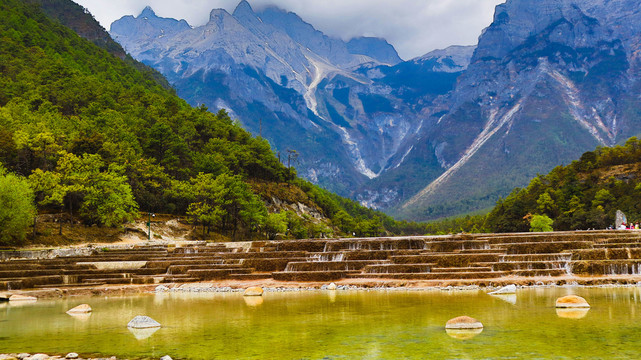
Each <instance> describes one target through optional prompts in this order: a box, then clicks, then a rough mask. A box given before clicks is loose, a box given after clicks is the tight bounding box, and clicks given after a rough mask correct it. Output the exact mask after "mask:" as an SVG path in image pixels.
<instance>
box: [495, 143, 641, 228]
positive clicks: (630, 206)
mask: <svg viewBox="0 0 641 360" xmlns="http://www.w3.org/2000/svg"><path fill="white" fill-rule="evenodd" d="M640 149H641V142H640V141H639V140H638V139H637V138H634V137H633V138H630V139H629V140H628V141H626V143H625V145H623V146H615V147H599V148H597V149H596V150H594V151H589V152H586V153H584V154H583V155H582V156H581V158H580V159H579V160H576V161H573V162H572V163H571V164H569V165H567V166H558V167H556V168H554V169H553V170H552V171H551V172H550V173H548V174H547V175H539V176H537V177H535V178H534V179H532V181H530V182H529V185H528V186H527V187H525V188H523V189H515V190H514V191H513V192H512V193H511V194H510V195H509V196H508V197H506V198H505V199H503V200H501V201H500V202H499V203H498V204H497V206H496V207H495V208H494V209H493V210H492V211H491V212H490V214H489V215H488V216H487V218H486V221H485V226H486V227H487V229H488V230H490V231H495V232H514V231H528V229H529V224H528V221H527V219H528V214H530V215H532V214H539V215H545V216H548V217H550V218H551V219H552V220H554V224H553V228H554V230H576V229H605V228H606V227H608V226H610V225H614V223H615V216H616V211H617V210H622V211H623V212H624V213H625V214H626V215H627V218H628V220H629V221H630V222H637V221H638V219H639V216H641V205H640V204H639V202H638V201H637V197H638V193H639V191H640V190H641V185H640V184H641V182H640V179H641V177H640V176H641V151H640Z"/></svg>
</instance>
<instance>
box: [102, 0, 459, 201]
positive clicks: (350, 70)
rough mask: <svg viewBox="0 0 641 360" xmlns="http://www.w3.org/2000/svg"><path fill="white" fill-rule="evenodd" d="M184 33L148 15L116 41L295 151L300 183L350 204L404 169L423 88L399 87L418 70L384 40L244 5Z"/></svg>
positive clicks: (190, 94)
mask: <svg viewBox="0 0 641 360" xmlns="http://www.w3.org/2000/svg"><path fill="white" fill-rule="evenodd" d="M177 23H178V22H177V21H176V20H171V19H161V18H158V17H157V16H155V15H154V14H153V13H152V11H151V10H150V9H146V10H145V12H144V13H143V14H141V15H140V16H138V17H135V18H134V17H131V16H128V17H124V18H122V19H120V20H118V21H116V22H114V23H113V24H112V27H111V34H112V36H113V37H114V38H115V39H116V40H118V41H120V42H121V43H122V44H123V46H124V47H125V48H126V50H127V51H128V52H130V53H131V54H132V55H133V56H134V57H135V58H137V59H139V60H141V61H143V62H144V63H146V64H148V65H151V66H153V67H154V68H156V69H158V70H159V71H161V72H162V73H163V74H165V75H166V76H167V77H168V79H169V80H170V82H171V83H172V84H173V85H174V87H175V88H176V89H177V92H178V94H179V95H180V96H181V97H183V98H185V99H187V101H188V102H190V103H191V104H193V105H197V104H201V103H202V104H206V105H207V106H208V107H210V108H212V109H218V108H227V109H229V111H230V113H231V114H232V116H234V117H238V118H239V120H240V121H241V123H242V124H243V126H244V127H245V128H246V129H248V130H250V131H251V132H252V133H254V134H259V135H262V136H263V137H265V138H267V139H269V141H270V143H271V144H272V145H273V146H274V148H275V149H276V150H277V151H279V152H281V154H285V153H286V151H287V150H290V149H292V150H296V151H297V152H298V153H299V154H300V157H299V158H298V165H297V168H298V169H299V171H300V173H301V174H302V175H303V176H304V177H306V178H308V179H310V180H312V181H314V182H315V183H319V184H321V185H323V186H325V187H326V188H329V189H331V190H336V191H338V192H340V193H342V194H346V195H353V194H354V192H355V190H356V188H357V186H358V185H360V184H364V183H366V182H367V181H368V180H369V179H372V178H376V177H378V176H380V175H381V174H383V173H384V172H386V171H387V170H388V169H390V168H393V167H394V166H396V165H397V163H396V162H395V161H398V160H400V158H401V156H402V153H403V152H404V151H405V150H406V149H405V145H406V143H407V141H408V140H409V139H410V138H411V137H412V136H413V133H414V132H415V131H416V129H417V128H418V126H419V125H420V121H419V120H418V119H417V112H418V109H419V108H420V107H416V106H413V105H411V104H409V103H408V101H407V100H406V98H408V97H414V98H418V97H421V96H422V95H423V92H425V89H424V88H425V85H421V84H411V85H410V86H407V85H406V84H402V83H399V81H398V80H399V76H406V77H408V78H412V71H415V70H416V69H417V67H413V66H405V67H404V68H402V69H400V68H399V69H396V66H401V67H402V65H403V64H405V63H400V61H401V60H400V58H399V57H398V54H396V51H395V50H394V49H393V47H392V46H391V45H389V44H388V43H387V42H385V41H384V40H382V39H374V38H356V39H352V40H351V41H350V42H347V43H346V42H344V41H342V40H340V39H335V38H331V37H328V36H326V35H324V34H323V33H321V32H320V31H318V30H316V29H314V27H313V26H311V25H310V24H308V23H305V22H304V21H303V20H302V19H301V18H300V17H298V16H297V15H296V14H293V13H290V12H286V11H283V10H281V9H278V8H275V7H267V8H265V9H263V10H261V11H254V10H253V9H252V8H251V6H250V5H249V4H248V3H247V2H246V1H242V2H241V3H240V4H239V5H238V6H237V8H236V9H235V11H234V12H233V14H229V13H227V12H226V11H224V10H213V11H212V13H211V16H210V21H209V22H208V23H207V24H205V25H203V26H200V27H196V28H193V29H181V30H178V31H175V29H176V28H175V26H176V24H177ZM147 28H153V29H154V30H153V31H148V30H144V31H140V30H139V29H147ZM397 70H398V71H397ZM401 70H402V71H401ZM397 72H402V73H403V74H406V75H403V74H396V73H397ZM458 74H460V73H458ZM458 74H457V75H458ZM395 76H396V77H395ZM446 77H447V78H448V80H447V81H446V82H449V83H452V82H453V81H454V80H451V78H454V77H455V76H453V75H452V74H447V75H446ZM450 89H451V85H447V84H446V85H444V86H441V87H440V88H435V87H434V88H431V89H428V90H427V91H431V92H434V91H436V92H438V93H439V94H442V93H445V92H447V91H448V90H450ZM406 90H407V91H406ZM432 97H434V96H432ZM427 101H429V100H427Z"/></svg>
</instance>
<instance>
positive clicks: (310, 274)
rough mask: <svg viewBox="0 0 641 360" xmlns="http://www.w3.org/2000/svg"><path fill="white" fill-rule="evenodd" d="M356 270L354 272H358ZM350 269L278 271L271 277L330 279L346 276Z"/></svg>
mask: <svg viewBox="0 0 641 360" xmlns="http://www.w3.org/2000/svg"><path fill="white" fill-rule="evenodd" d="M359 272H360V271H357V272H355V273H359ZM350 273H354V272H350V271H279V272H273V273H272V277H273V278H274V280H277V281H331V280H339V279H343V278H345V277H347V275H349V274H350Z"/></svg>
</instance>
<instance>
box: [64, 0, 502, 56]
mask: <svg viewBox="0 0 641 360" xmlns="http://www.w3.org/2000/svg"><path fill="white" fill-rule="evenodd" d="M74 1H76V2H77V3H78V4H80V5H82V6H84V7H86V8H87V9H89V11H90V12H91V13H92V14H93V15H94V16H95V18H96V20H98V21H99V22H100V23H101V25H102V26H104V27H105V28H106V29H109V26H110V24H111V23H112V22H113V21H115V20H117V19H119V18H120V17H122V16H125V15H136V16H137V15H138V14H140V12H141V11H142V9H143V8H144V7H145V6H147V5H149V6H151V7H152V8H153V9H154V10H155V11H156V14H158V16H162V17H173V18H177V19H185V20H187V22H189V23H190V24H191V25H193V26H198V25H202V24H204V23H206V22H207V20H208V19H209V12H210V11H211V10H212V9H217V8H223V9H226V10H227V11H229V12H232V11H233V10H234V8H235V7H236V5H237V4H238V2H239V0H110V1H104V0H74ZM249 2H250V4H251V5H252V6H253V7H254V8H255V9H261V8H263V7H265V6H269V5H276V6H278V7H280V8H282V9H286V10H288V11H292V12H295V13H296V14H298V15H299V16H300V17H301V18H302V19H303V20H305V21H306V22H308V23H310V24H312V25H313V26H314V27H315V28H317V29H319V30H321V31H322V32H324V33H325V34H327V35H330V36H335V37H341V38H343V39H345V40H349V39H350V38H352V37H355V36H377V37H382V38H385V39H386V40H387V41H389V42H390V43H391V44H392V45H394V47H396V49H397V51H398V52H399V54H400V55H401V57H402V58H404V59H410V58H413V57H416V56H420V55H423V54H425V53H427V52H429V51H431V50H434V49H438V48H444V47H447V46H450V45H472V44H476V42H477V40H478V36H479V35H480V34H481V31H482V30H483V29H484V28H485V27H487V26H488V25H489V24H490V23H491V22H492V16H493V14H494V7H495V6H496V5H497V4H499V3H502V2H505V0H394V1H389V0H323V1H318V0H249Z"/></svg>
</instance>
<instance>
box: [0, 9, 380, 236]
mask: <svg viewBox="0 0 641 360" xmlns="http://www.w3.org/2000/svg"><path fill="white" fill-rule="evenodd" d="M62 5H65V4H62ZM68 8H70V9H76V10H73V11H82V9H78V8H77V7H74V6H69V7H68ZM68 15H69V16H68V17H66V19H77V18H80V17H81V15H80V14H78V16H73V14H68ZM63 20H64V19H62V20H56V21H53V20H52V19H50V18H49V17H48V16H47V15H45V13H43V12H42V11H41V9H40V8H39V7H38V6H32V5H29V4H25V3H24V2H22V1H17V0H6V1H3V2H2V3H0V70H1V71H0V163H1V164H2V167H4V168H6V169H7V170H9V171H11V172H14V173H17V174H19V175H21V176H25V177H29V181H30V183H31V185H32V186H33V187H34V190H35V192H36V196H37V201H38V205H39V208H40V210H45V211H47V212H51V213H54V214H57V213H58V214H60V215H59V218H58V219H57V220H58V221H63V220H64V221H67V220H68V219H71V221H82V222H84V223H85V224H86V225H92V224H98V225H105V226H115V225H118V224H122V223H123V222H124V221H127V220H129V219H131V218H132V217H135V216H137V215H138V214H137V210H142V211H145V212H147V211H149V212H163V213H173V214H180V215H188V216H189V217H190V218H191V219H192V220H193V221H194V223H195V224H199V225H202V226H203V229H209V230H211V232H212V236H214V235H213V233H217V234H224V235H227V236H229V237H241V236H242V237H245V236H251V235H252V234H253V235H257V236H265V235H264V234H266V231H269V230H268V228H269V226H274V224H276V225H277V226H276V227H277V228H280V227H282V225H284V226H285V229H287V227H289V229H291V232H290V233H289V234H287V236H297V237H306V236H318V235H319V234H320V233H323V232H324V233H327V232H328V230H329V229H328V226H329V225H332V223H330V218H334V217H335V216H338V217H339V218H340V222H339V223H340V224H341V225H337V226H339V227H340V228H341V229H344V231H349V232H350V233H351V232H353V231H357V232H359V233H360V234H364V235H366V234H373V233H376V234H378V233H381V232H385V229H384V228H383V222H389V221H391V219H389V218H387V217H385V216H384V215H382V214H380V213H378V214H377V213H374V212H372V211H371V210H368V209H365V208H362V207H360V206H358V205H357V204H355V203H353V202H351V201H349V200H347V199H342V198H339V197H337V196H335V195H333V194H330V193H327V192H326V191H324V190H321V189H319V188H317V187H315V186H313V185H311V184H309V183H307V182H305V181H303V180H300V179H298V178H297V177H296V174H295V171H294V169H293V168H287V167H285V166H284V165H283V164H282V163H281V162H280V161H278V159H277V158H276V156H275V155H274V153H273V152H272V151H271V149H270V148H269V144H268V143H267V142H266V141H265V140H263V139H261V138H254V137H252V136H251V135H250V134H249V133H248V132H247V131H245V130H243V129H242V128H240V127H239V126H238V125H237V124H234V123H233V121H232V119H231V118H230V117H229V116H228V115H227V114H226V113H225V112H224V111H221V112H218V113H217V114H212V113H210V112H208V111H207V109H206V108H205V107H198V108H193V107H190V106H189V105H188V104H187V103H186V102H185V101H183V100H181V99H180V98H178V97H177V96H176V95H175V94H174V93H173V92H172V91H171V90H168V89H166V88H164V87H163V86H162V84H161V83H159V82H158V81H157V80H156V79H155V78H154V76H153V75H152V74H151V73H149V72H142V71H140V70H139V67H138V66H134V65H132V64H130V63H129V62H128V61H127V60H126V59H125V60H123V59H121V58H119V57H117V56H114V55H113V54H111V53H109V52H107V51H106V50H104V49H101V48H99V47H98V46H96V45H95V44H93V43H92V42H90V41H88V40H85V39H83V38H81V37H79V36H78V35H77V34H76V33H75V32H74V31H72V30H71V29H69V28H66V27H64V26H62V25H61V24H60V23H59V22H60V21H63ZM87 24H88V25H89V26H95V28H93V29H91V31H93V32H96V33H99V32H100V31H101V30H100V27H99V26H98V25H97V23H95V21H94V22H87ZM223 200H224V201H223ZM268 208H269V210H271V214H268V211H267V210H268ZM286 211H287V212H286ZM275 212H281V214H280V215H276V217H274V216H273V215H274V213H275ZM337 214H338V215H337ZM268 220H269V221H268ZM274 221H275V223H274ZM336 221H338V220H336ZM270 223H271V225H269V224H270ZM209 230H208V231H207V232H209ZM203 236H206V235H205V234H204V235H203ZM283 236H285V235H283Z"/></svg>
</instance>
